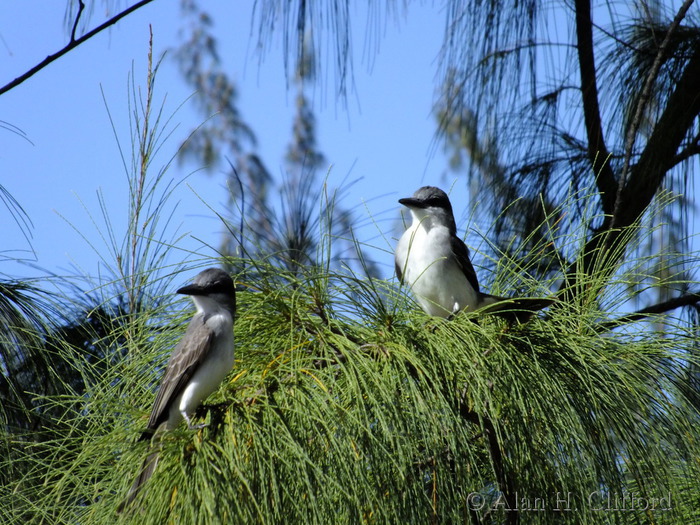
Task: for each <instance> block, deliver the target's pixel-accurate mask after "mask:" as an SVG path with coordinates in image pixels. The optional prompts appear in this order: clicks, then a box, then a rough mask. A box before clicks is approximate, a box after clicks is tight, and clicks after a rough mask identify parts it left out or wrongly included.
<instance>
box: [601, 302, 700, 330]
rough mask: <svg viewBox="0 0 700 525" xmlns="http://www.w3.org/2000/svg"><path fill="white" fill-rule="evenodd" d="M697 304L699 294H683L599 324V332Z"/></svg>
mask: <svg viewBox="0 0 700 525" xmlns="http://www.w3.org/2000/svg"><path fill="white" fill-rule="evenodd" d="M698 303H700V293H687V294H683V295H681V296H678V297H674V298H673V299H669V300H668V301H664V302H662V303H657V304H652V305H651V306H647V307H646V308H642V309H641V310H637V311H636V312H633V313H631V314H627V315H623V316H622V317H619V318H617V319H615V320H614V321H608V322H606V323H601V324H600V325H599V330H600V331H606V330H610V329H612V328H615V327H617V326H620V325H622V324H627V323H633V322H636V321H641V320H642V319H646V318H647V317H649V316H651V315H654V314H662V313H665V312H670V311H671V310H675V309H676V308H681V307H683V306H693V305H697V304H698Z"/></svg>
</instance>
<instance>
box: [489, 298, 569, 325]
mask: <svg viewBox="0 0 700 525" xmlns="http://www.w3.org/2000/svg"><path fill="white" fill-rule="evenodd" d="M479 302H480V304H481V308H480V309H479V311H480V312H481V313H485V314H493V315H497V316H499V317H502V318H503V319H505V320H506V321H508V322H511V323H512V322H515V321H517V322H519V323H525V322H527V321H529V320H530V319H531V318H532V317H533V316H534V315H535V313H537V312H539V311H540V310H542V309H543V308H547V307H548V306H551V305H552V304H554V303H555V302H556V299H547V298H542V297H512V298H511V297H499V296H497V295H489V294H482V297H481V298H480V301H479Z"/></svg>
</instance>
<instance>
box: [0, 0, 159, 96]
mask: <svg viewBox="0 0 700 525" xmlns="http://www.w3.org/2000/svg"><path fill="white" fill-rule="evenodd" d="M152 1H153V0H141V1H140V2H137V3H135V4H134V5H132V6H131V7H129V8H127V9H125V10H124V11H122V12H121V13H118V14H116V15H114V16H113V17H112V18H110V19H109V20H107V21H106V22H105V23H104V24H101V25H99V26H97V27H96V28H95V29H93V30H92V31H90V32H89V33H85V34H84V35H83V36H81V37H80V38H78V39H75V38H74V37H75V26H74V27H73V35H72V36H71V41H70V42H69V43H68V45H66V46H65V47H64V48H62V49H60V50H59V51H57V52H56V53H54V54H53V55H49V56H47V57H46V58H45V59H44V60H42V61H41V62H39V63H38V64H37V65H36V66H34V67H33V68H31V69H29V70H28V71H26V72H25V73H23V74H22V75H20V76H18V77H17V78H15V79H14V80H13V81H12V82H9V83H7V84H5V85H4V86H2V87H0V95H2V94H3V93H6V92H7V91H10V90H11V89H12V88H15V87H17V86H19V85H20V84H21V83H22V82H24V81H25V80H27V79H29V78H31V77H33V76H34V75H35V74H36V73H38V72H39V71H41V70H42V69H44V68H45V67H46V66H48V65H49V64H51V63H52V62H54V61H56V60H58V59H59V58H61V57H62V56H63V55H65V54H66V53H68V52H69V51H72V50H73V49H75V48H76V47H78V46H79V45H80V44H82V43H83V42H86V41H88V40H90V39H91V38H92V37H93V36H95V35H96V34H98V33H100V32H101V31H103V30H105V29H107V28H108V27H110V26H113V25H114V24H116V23H117V22H119V20H121V19H122V18H124V17H125V16H127V15H130V14H131V13H133V12H134V11H136V10H137V9H139V8H141V7H143V6H145V5H146V4H150V3H151V2H152ZM79 16H80V11H79V12H78V17H79ZM77 21H78V19H77V18H76V25H77Z"/></svg>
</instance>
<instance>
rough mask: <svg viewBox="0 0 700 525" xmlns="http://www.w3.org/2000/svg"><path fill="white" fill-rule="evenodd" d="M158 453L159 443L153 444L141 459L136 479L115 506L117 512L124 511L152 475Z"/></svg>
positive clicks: (156, 463)
mask: <svg viewBox="0 0 700 525" xmlns="http://www.w3.org/2000/svg"><path fill="white" fill-rule="evenodd" d="M159 454H160V445H154V446H153V447H152V449H151V452H149V454H148V456H146V458H145V459H144V460H143V463H142V464H141V470H140V471H139V475H138V477H137V478H136V480H134V484H133V485H131V488H130V489H129V493H128V494H127V496H126V498H125V499H124V501H122V502H121V503H120V504H119V507H117V513H118V514H121V513H122V512H124V511H125V510H126V509H128V508H129V507H131V505H132V504H133V503H134V500H135V499H136V497H137V496H138V495H139V492H140V491H141V488H142V487H143V486H144V485H145V484H146V482H147V481H148V480H149V479H150V477H151V476H152V475H153V472H154V471H155V470H156V466H157V465H158V456H159Z"/></svg>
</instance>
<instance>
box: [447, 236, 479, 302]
mask: <svg viewBox="0 0 700 525" xmlns="http://www.w3.org/2000/svg"><path fill="white" fill-rule="evenodd" d="M450 242H451V244H452V253H454V255H455V257H456V259H457V264H458V265H459V267H460V269H461V270H462V273H464V276H465V277H466V278H467V281H469V284H471V285H472V288H474V291H475V292H476V293H477V294H478V293H479V280H478V279H477V277H476V272H475V271H474V266H472V262H471V260H469V249H468V248H467V245H466V244H464V241H462V239H460V238H459V237H457V236H456V235H451V236H450Z"/></svg>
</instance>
